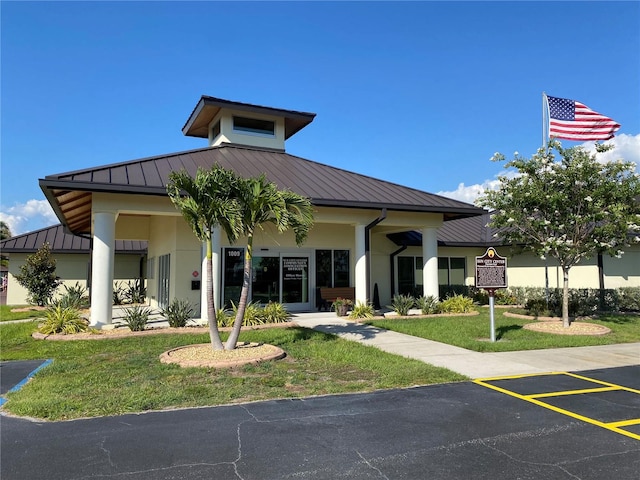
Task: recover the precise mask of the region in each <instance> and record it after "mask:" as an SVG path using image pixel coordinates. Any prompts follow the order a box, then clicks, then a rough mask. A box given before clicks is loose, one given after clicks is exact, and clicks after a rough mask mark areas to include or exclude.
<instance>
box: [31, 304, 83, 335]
mask: <svg viewBox="0 0 640 480" xmlns="http://www.w3.org/2000/svg"><path fill="white" fill-rule="evenodd" d="M45 315H46V319H45V321H44V322H42V323H41V324H40V325H39V326H38V331H39V332H40V333H43V334H45V335H52V334H54V333H62V334H65V335H67V334H72V333H80V332H86V331H87V330H88V329H89V323H88V322H87V321H86V320H85V319H84V318H82V317H80V312H79V311H78V310H77V309H75V308H72V307H62V306H61V305H55V306H52V307H49V308H48V309H47V311H46V314H45Z"/></svg>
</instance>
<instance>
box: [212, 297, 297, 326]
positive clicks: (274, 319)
mask: <svg viewBox="0 0 640 480" xmlns="http://www.w3.org/2000/svg"><path fill="white" fill-rule="evenodd" d="M231 307H232V309H231V310H222V309H220V310H218V312H217V313H216V322H217V323H218V327H219V328H222V327H232V326H233V322H234V321H235V318H236V314H237V313H238V306H237V305H236V304H235V303H233V302H231ZM289 318H291V315H290V314H289V312H288V311H287V309H286V308H285V307H284V305H282V304H281V303H278V302H269V303H267V304H266V305H265V306H264V307H262V306H260V304H259V303H253V302H249V303H247V307H246V308H245V310H244V319H243V321H242V325H243V326H245V327H246V326H255V325H264V324H265V323H283V322H288V321H289Z"/></svg>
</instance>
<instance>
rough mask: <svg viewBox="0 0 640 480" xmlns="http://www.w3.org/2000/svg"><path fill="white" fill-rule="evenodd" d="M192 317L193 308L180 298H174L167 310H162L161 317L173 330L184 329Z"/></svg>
mask: <svg viewBox="0 0 640 480" xmlns="http://www.w3.org/2000/svg"><path fill="white" fill-rule="evenodd" d="M192 315H193V307H192V306H191V304H190V303H189V301H188V300H185V299H182V298H174V299H173V300H172V301H171V303H170V304H169V305H168V306H167V308H165V309H164V310H162V316H163V317H165V318H166V319H167V321H168V322H169V326H170V327H173V328H180V327H185V326H186V325H187V321H188V320H189V319H190V318H191V316H192Z"/></svg>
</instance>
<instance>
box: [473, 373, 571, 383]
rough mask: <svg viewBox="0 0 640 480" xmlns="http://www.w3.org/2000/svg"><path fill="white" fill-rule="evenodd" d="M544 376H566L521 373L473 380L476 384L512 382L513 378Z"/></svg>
mask: <svg viewBox="0 0 640 480" xmlns="http://www.w3.org/2000/svg"><path fill="white" fill-rule="evenodd" d="M545 375H566V372H546V373H521V374H519V375H507V376H504V377H487V378H476V379H475V380H474V382H475V381H478V382H493V381H496V380H513V379H515V378H527V377H544V376H545Z"/></svg>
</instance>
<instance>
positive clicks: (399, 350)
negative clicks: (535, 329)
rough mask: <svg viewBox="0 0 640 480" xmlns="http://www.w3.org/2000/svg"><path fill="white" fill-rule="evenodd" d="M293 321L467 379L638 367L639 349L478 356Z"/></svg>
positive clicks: (364, 329) (372, 330) (339, 323)
mask: <svg viewBox="0 0 640 480" xmlns="http://www.w3.org/2000/svg"><path fill="white" fill-rule="evenodd" d="M293 321H295V322H296V323H298V324H299V325H300V326H302V327H307V328H313V329H314V330H319V331H321V332H325V333H332V334H335V335H338V336H340V337H341V338H344V339H346V340H352V341H356V342H360V343H362V344H364V345H370V346H372V347H376V348H379V349H380V350H383V351H385V352H389V353H395V354H396V355H402V356H404V357H407V358H413V359H416V360H420V361H423V362H425V363H429V364H431V365H435V366H438V367H445V368H448V369H449V370H453V371H454V372H458V373H460V374H462V375H466V376H468V377H471V378H486V377H498V376H506V375H518V374H527V373H545V372H557V371H563V372H565V371H581V370H595V369H599V368H612V367H625V366H630V365H638V364H640V343H625V344H617V345H602V346H595V347H571V348H552V349H545V350H525V351H518V352H499V353H480V352H474V351H471V350H466V349H464V348H460V347H454V346H452V345H447V344H445V343H439V342H434V341H432V340H425V339H423V338H418V337H413V336H411V335H405V334H403V333H397V332H391V331H389V330H383V329H380V328H376V327H373V326H370V325H363V324H359V323H355V322H350V321H346V320H343V319H340V318H338V317H336V315H335V313H331V312H329V313H317V314H313V315H311V314H304V315H294V317H293Z"/></svg>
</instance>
